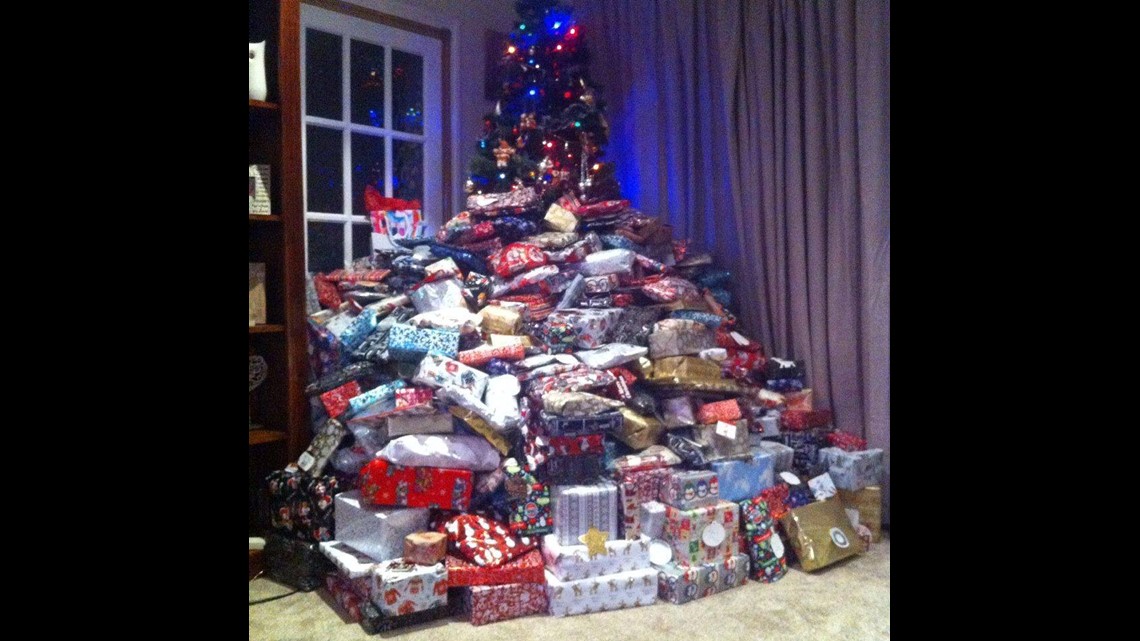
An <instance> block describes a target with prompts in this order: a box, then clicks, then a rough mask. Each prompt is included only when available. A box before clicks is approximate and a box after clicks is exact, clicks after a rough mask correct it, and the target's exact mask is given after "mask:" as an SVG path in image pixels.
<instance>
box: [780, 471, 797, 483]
mask: <svg viewBox="0 0 1140 641" xmlns="http://www.w3.org/2000/svg"><path fill="white" fill-rule="evenodd" d="M780 478H781V479H783V480H784V482H785V483H787V484H788V485H799V484H800V478H799V477H798V476H796V475H795V474H792V473H791V472H780Z"/></svg>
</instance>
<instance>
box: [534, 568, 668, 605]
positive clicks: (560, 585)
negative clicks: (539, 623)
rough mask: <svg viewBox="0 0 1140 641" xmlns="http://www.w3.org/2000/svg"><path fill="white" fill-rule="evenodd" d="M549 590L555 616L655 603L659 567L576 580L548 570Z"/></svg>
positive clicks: (547, 585)
mask: <svg viewBox="0 0 1140 641" xmlns="http://www.w3.org/2000/svg"><path fill="white" fill-rule="evenodd" d="M546 594H547V597H548V599H549V600H550V614H552V615H554V616H556V617H563V616H567V615H574V614H590V613H591V612H604V611H606V610H620V609H623V608H634V607H638V606H642V605H653V604H654V603H656V602H657V570H655V569H653V568H652V567H649V568H642V569H639V570H632V571H629V572H619V573H617V574H610V575H606V576H601V577H596V578H588V579H578V580H576V581H562V580H560V579H558V577H556V576H554V574H553V573H551V572H550V571H549V570H548V571H547V573H546Z"/></svg>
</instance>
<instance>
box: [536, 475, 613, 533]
mask: <svg viewBox="0 0 1140 641" xmlns="http://www.w3.org/2000/svg"><path fill="white" fill-rule="evenodd" d="M551 500H552V503H553V507H554V534H555V536H557V537H558V543H560V544H561V545H579V544H581V541H579V540H578V537H579V536H581V535H583V534H585V533H586V532H587V531H588V530H589V529H590V528H591V527H595V528H597V529H599V530H601V531H602V532H606V533H608V535H609V538H608V539H607V540H610V541H615V540H617V538H618V516H617V515H618V494H617V485H615V484H614V483H611V482H609V481H606V482H602V483H597V484H595V485H555V486H554V487H553V488H552V491H551Z"/></svg>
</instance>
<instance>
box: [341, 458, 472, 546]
mask: <svg viewBox="0 0 1140 641" xmlns="http://www.w3.org/2000/svg"><path fill="white" fill-rule="evenodd" d="M472 482H473V479H472V475H471V470H458V469H450V468H442V467H404V466H401V465H396V464H394V463H389V462H388V461H385V460H384V459H373V460H372V461H369V462H368V464H366V465H365V466H364V467H363V468H361V470H360V481H359V486H360V490H361V496H362V497H363V499H364V500H366V501H368V502H370V503H373V504H376V505H393V506H403V507H433V508H440V509H444V510H466V509H467V508H468V506H469V505H470V504H471V487H472ZM402 540H403V538H402V537H401V541H402ZM401 545H402V544H401Z"/></svg>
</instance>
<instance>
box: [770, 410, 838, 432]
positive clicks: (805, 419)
mask: <svg viewBox="0 0 1140 641" xmlns="http://www.w3.org/2000/svg"><path fill="white" fill-rule="evenodd" d="M830 424H831V410H787V411H784V412H781V413H780V427H781V428H783V429H785V430H790V431H793V432H802V431H804V430H809V429H812V428H815V427H827V426H828V425H830Z"/></svg>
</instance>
